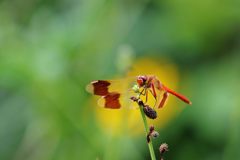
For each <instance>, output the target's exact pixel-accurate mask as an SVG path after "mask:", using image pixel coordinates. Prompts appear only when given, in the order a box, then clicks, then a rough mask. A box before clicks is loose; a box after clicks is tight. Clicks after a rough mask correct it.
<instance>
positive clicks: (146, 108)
mask: <svg viewBox="0 0 240 160" xmlns="http://www.w3.org/2000/svg"><path fill="white" fill-rule="evenodd" d="M143 111H144V113H145V115H146V116H147V117H148V118H150V119H156V118H157V112H156V111H155V110H154V109H152V108H151V107H149V106H148V105H145V106H144V107H143Z"/></svg>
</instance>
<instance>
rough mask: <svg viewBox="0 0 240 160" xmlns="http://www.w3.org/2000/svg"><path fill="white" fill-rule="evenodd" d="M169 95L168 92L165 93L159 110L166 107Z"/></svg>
mask: <svg viewBox="0 0 240 160" xmlns="http://www.w3.org/2000/svg"><path fill="white" fill-rule="evenodd" d="M168 95H169V93H168V92H164V94H163V98H162V100H161V102H160V104H159V106H158V108H162V107H163V106H164V104H165V103H166V101H167V98H168Z"/></svg>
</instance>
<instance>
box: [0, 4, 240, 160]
mask: <svg viewBox="0 0 240 160" xmlns="http://www.w3.org/2000/svg"><path fill="white" fill-rule="evenodd" d="M147 58H153V59H155V60H156V61H157V62H158V60H159V61H162V59H168V61H170V62H171V64H174V65H175V66H176V68H177V70H178V74H179V78H178V88H177V90H178V91H180V92H181V93H184V94H185V95H187V96H188V97H189V98H190V99H191V100H192V102H193V105H192V106H191V107H184V106H185V105H184V104H183V103H181V102H179V101H177V102H176V103H175V105H176V106H177V107H180V108H184V109H183V111H182V112H181V113H180V114H178V115H177V116H175V117H174V118H172V119H171V120H170V121H168V123H167V124H166V125H164V127H161V128H159V130H160V138H159V139H158V140H155V141H154V148H155V152H156V155H157V157H158V158H159V153H158V146H159V145H160V143H162V142H167V143H168V144H169V147H170V151H169V152H168V153H167V154H166V155H165V158H166V159H175V160H176V159H177V160H186V159H189V160H192V159H194V160H198V159H199V160H203V159H204V160H215V159H216V160H219V159H224V160H235V159H239V158H240V152H239V150H240V124H239V122H240V98H239V95H240V84H239V83H240V1H239V0H222V1H218V0H202V1H191V0H180V1H177V0H173V1H167V0H162V1H157V0H122V1H117V0H115V1H114V0H85V1H80V0H79V1H78V0H60V1H57V0H52V1H48V0H24V1H21V0H12V1H8V0H1V1H0V159H1V160H67V159H69V160H77V159H78V160H79V159H83V160H85V159H87V160H88V159H94V160H95V159H97V160H102V159H103V160H105V159H109V160H111V159H150V155H149V151H148V148H147V145H146V141H145V137H144V132H142V133H140V134H138V135H136V136H129V135H128V133H120V134H119V135H118V136H114V135H111V134H108V133H105V132H104V129H102V128H101V126H100V125H99V120H98V119H97V118H96V113H95V112H94V109H95V108H96V107H97V106H96V101H95V99H92V96H91V95H90V94H88V93H86V91H85V86H86V84H88V83H89V82H90V81H92V80H95V79H108V78H113V77H116V75H118V76H119V77H120V76H121V75H124V74H125V72H126V71H127V70H126V68H127V67H128V66H129V65H131V64H134V63H135V61H137V60H138V59H143V60H144V59H147ZM142 65H143V67H144V64H142ZM159 65H161V64H159ZM163 76H168V74H166V75H163ZM166 83H168V82H166ZM92 101H93V102H92ZM171 107H173V106H172V105H169V106H167V108H171ZM110 121H111V120H110ZM141 125H142V124H141ZM139 127H142V126H139Z"/></svg>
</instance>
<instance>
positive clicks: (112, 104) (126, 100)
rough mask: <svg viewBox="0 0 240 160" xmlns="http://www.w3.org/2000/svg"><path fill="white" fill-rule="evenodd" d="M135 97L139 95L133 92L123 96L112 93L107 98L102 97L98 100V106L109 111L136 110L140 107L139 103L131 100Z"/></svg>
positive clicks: (122, 94)
mask: <svg viewBox="0 0 240 160" xmlns="http://www.w3.org/2000/svg"><path fill="white" fill-rule="evenodd" d="M133 96H134V97H136V96H137V94H136V93H134V92H131V91H129V92H126V93H121V94H120V93H118V92H111V93H109V94H107V95H105V96H102V97H101V98H100V99H99V100H98V105H99V106H101V107H104V108H108V109H120V108H127V109H135V108H137V107H138V106H137V103H134V102H133V101H132V100H131V97H133Z"/></svg>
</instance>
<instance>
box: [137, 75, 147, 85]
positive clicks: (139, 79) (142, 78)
mask: <svg viewBox="0 0 240 160" xmlns="http://www.w3.org/2000/svg"><path fill="white" fill-rule="evenodd" d="M146 82H147V76H138V77H137V83H138V86H139V87H143V86H144V85H145V84H146Z"/></svg>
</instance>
